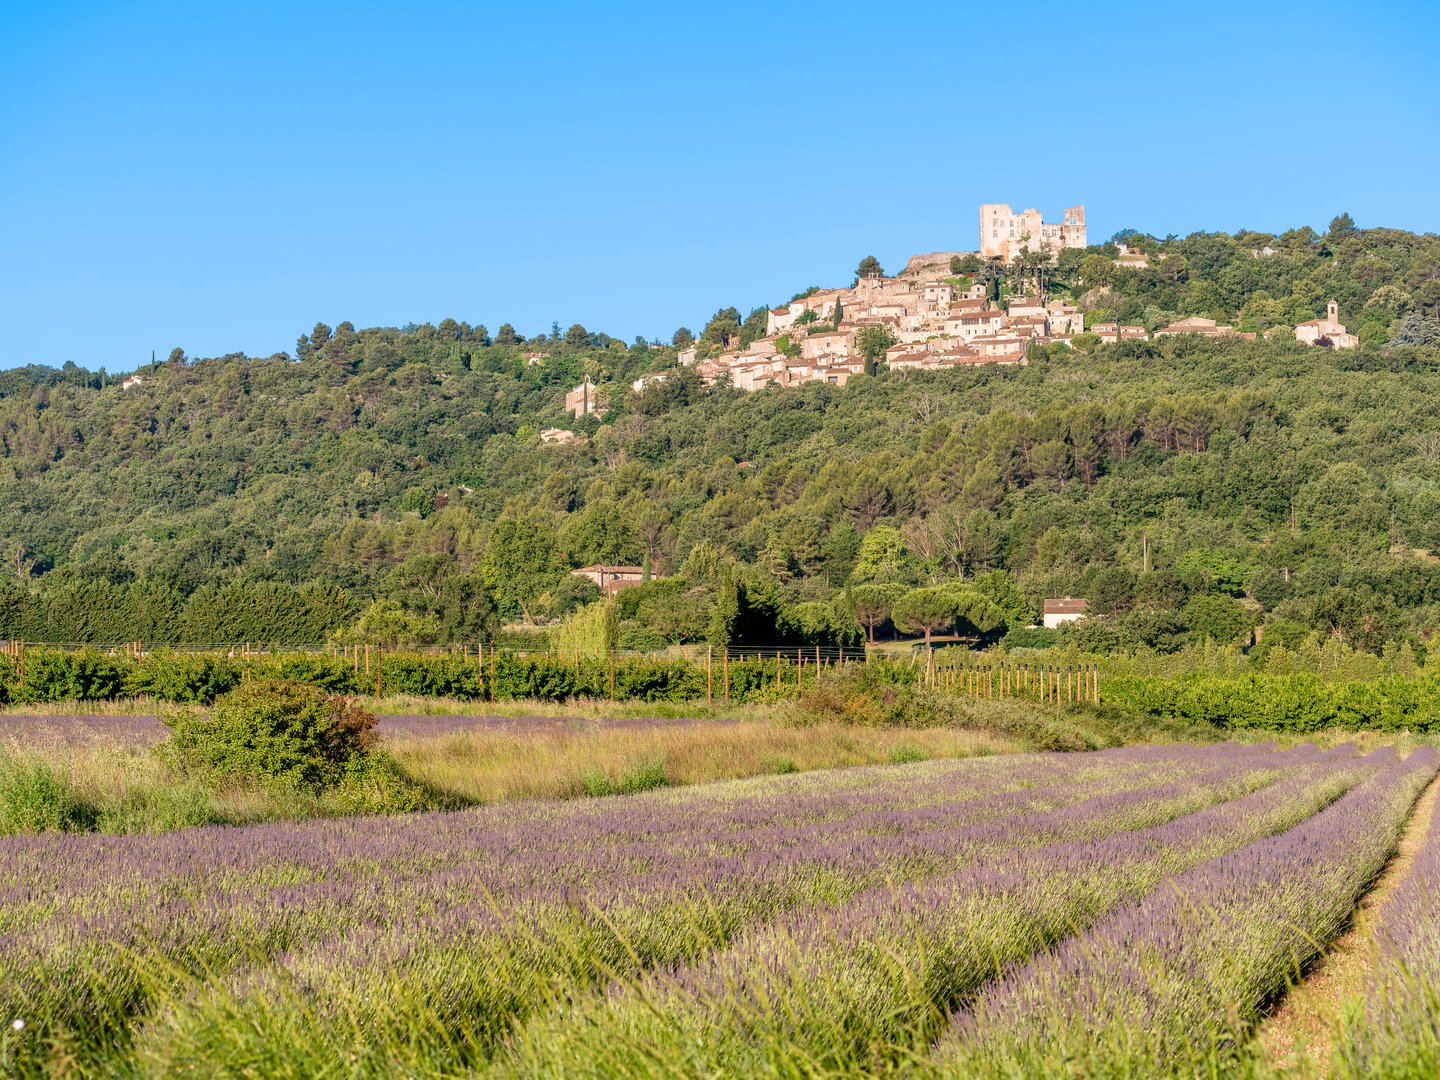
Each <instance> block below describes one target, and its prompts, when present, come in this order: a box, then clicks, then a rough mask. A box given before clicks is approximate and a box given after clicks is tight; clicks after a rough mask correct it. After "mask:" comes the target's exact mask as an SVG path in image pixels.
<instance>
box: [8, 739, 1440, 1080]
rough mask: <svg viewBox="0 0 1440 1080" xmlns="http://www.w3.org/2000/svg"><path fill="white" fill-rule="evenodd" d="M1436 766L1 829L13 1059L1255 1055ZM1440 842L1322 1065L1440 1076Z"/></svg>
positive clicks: (433, 1063)
mask: <svg viewBox="0 0 1440 1080" xmlns="http://www.w3.org/2000/svg"><path fill="white" fill-rule="evenodd" d="M1436 771H1437V755H1436V753H1435V752H1434V751H1433V750H1430V749H1429V748H1424V747H1422V748H1421V749H1418V750H1414V751H1412V752H1410V753H1408V755H1402V754H1400V753H1398V752H1397V751H1395V750H1391V749H1383V750H1379V751H1376V752H1374V753H1371V754H1368V755H1362V754H1361V753H1360V752H1358V751H1356V750H1354V749H1353V748H1350V747H1341V748H1339V749H1335V750H1329V751H1323V750H1320V749H1318V748H1316V747H1313V746H1308V745H1302V746H1300V747H1298V748H1294V749H1285V750H1282V749H1278V748H1276V747H1274V746H1271V745H1259V746H1239V745H1233V744H1223V745H1209V746H1195V745H1190V746H1136V747H1129V748H1124V749H1114V750H1103V751H1097V752H1091V753H1068V754H1059V753H1047V754H1014V755H993V756H988V757H979V758H970V759H965V760H930V761H922V762H909V763H904V764H894V765H880V766H866V767H857V768H847V769H830V770H821V771H816V772H811V773H803V774H792V775H780V776H764V777H755V778H750V779H744V780H736V781H730V782H725V783H711V784H697V785H694V786H689V787H683V788H671V789H661V790H655V791H648V792H643V793H639V794H630V795H616V796H611V797H604V798H590V799H579V800H569V801H546V800H541V801H522V802H507V803H498V804H494V805H489V806H483V807H478V808H472V809H466V810H457V811H445V812H425V813H411V814H403V815H394V816H379V817H373V816H372V817H367V816H351V817H340V818H332V819H326V820H310V821H295V822H272V823H266V824H257V825H250V826H244V827H218V826H204V827H192V828H178V829H173V830H171V831H168V832H163V833H156V834H135V835H102V834H95V833H62V832H46V833H38V834H35V833H31V834H17V835H10V836H3V837H0V1018H3V1020H4V1023H5V1027H4V1029H3V1033H0V1075H18V1076H50V1075H75V1076H115V1075H120V1076H170V1075H177V1074H185V1075H194V1076H237V1077H238V1076H264V1077H271V1076H293V1077H302V1076H304V1077H309V1076H342V1077H351V1076H354V1077H389V1076H416V1077H441V1076H444V1077H450V1076H457V1077H458V1076H496V1077H520V1076H526V1077H534V1076H586V1077H596V1078H599V1077H641V1076H691V1077H720V1076H775V1077H782V1076H783V1077H822V1076H842V1075H877V1074H879V1075H892V1074H893V1075H906V1076H921V1077H928V1076H979V1077H997V1078H998V1077H1007V1078H1008V1077H1050V1076H1133V1077H1150V1076H1195V1075H1217V1076H1225V1075H1235V1076H1242V1075H1246V1076H1248V1075H1256V1074H1260V1075H1265V1074H1269V1073H1271V1072H1273V1071H1274V1070H1273V1069H1272V1067H1271V1066H1270V1065H1269V1064H1268V1063H1267V1061H1266V1059H1265V1056H1264V1053H1263V1051H1262V1050H1261V1049H1260V1048H1259V1043H1258V1040H1257V1038H1256V1034H1257V1029H1258V1026H1259V1024H1260V1023H1261V1022H1262V1020H1263V1018H1264V1017H1265V1016H1266V1015H1267V1013H1268V1012H1269V1011H1270V1010H1271V1009H1272V1008H1273V1006H1274V1004H1275V1003H1276V1002H1277V1000H1279V999H1281V998H1282V997H1283V996H1284V994H1285V993H1286V991H1287V989H1288V987H1289V986H1290V984H1291V983H1292V982H1293V981H1294V980H1295V979H1296V978H1297V976H1298V975H1300V974H1302V973H1304V972H1305V971H1306V970H1307V969H1308V966H1309V965H1310V964H1311V963H1312V962H1314V961H1315V960H1316V958H1317V957H1319V956H1321V954H1323V953H1324V950H1325V947H1326V945H1327V943H1328V942H1329V941H1331V940H1332V939H1334V938H1335V937H1336V936H1337V935H1338V934H1339V933H1340V932H1341V931H1342V930H1343V929H1344V928H1345V926H1346V923H1347V920H1348V919H1349V916H1350V913H1351V911H1352V909H1353V908H1354V906H1355V904H1356V903H1357V900H1358V899H1359V898H1360V897H1361V896H1362V895H1363V894H1364V893H1365V892H1366V890H1367V888H1369V886H1370V884H1371V883H1372V881H1374V879H1375V878H1376V877H1377V875H1378V874H1380V872H1381V871H1382V869H1383V868H1384V867H1385V865H1386V863H1387V860H1388V859H1389V857H1390V855H1391V852H1392V851H1393V850H1394V848H1395V846H1396V843H1397V840H1398V838H1399V837H1400V835H1401V833H1402V830H1404V829H1406V828H1407V827H1409V828H1413V827H1414V822H1413V821H1412V820H1411V819H1412V808H1413V807H1414V805H1415V804H1416V801H1417V799H1418V798H1419V796H1420V794H1421V792H1422V791H1423V790H1424V789H1425V788H1426V787H1427V785H1429V784H1430V783H1431V782H1432V780H1433V779H1434V777H1435V775H1436ZM1437 867H1440V832H1437V833H1435V834H1432V835H1430V836H1429V837H1428V839H1426V840H1425V842H1424V847H1423V850H1422V852H1421V854H1420V856H1419V857H1417V858H1416V860H1415V863H1414V870H1413V872H1412V873H1411V875H1410V878H1408V879H1407V881H1406V883H1405V885H1404V886H1402V888H1401V889H1399V890H1398V891H1397V892H1396V893H1395V895H1394V897H1393V899H1392V900H1391V902H1390V903H1389V904H1388V905H1387V906H1386V908H1385V912H1384V918H1383V920H1382V930H1381V932H1380V933H1379V934H1378V935H1377V939H1376V955H1375V960H1374V962H1373V964H1372V965H1371V968H1370V972H1369V976H1368V980H1367V982H1366V988H1365V992H1364V997H1363V999H1362V1000H1359V1001H1357V1002H1355V1003H1352V1005H1351V1007H1350V1008H1348V1009H1347V1010H1346V1011H1345V1012H1344V1017H1343V1025H1341V1024H1339V1023H1337V1027H1336V1031H1335V1033H1334V1045H1333V1060H1332V1061H1331V1062H1330V1063H1329V1065H1328V1068H1330V1069H1331V1071H1332V1072H1333V1073H1334V1074H1335V1075H1344V1076H1366V1077H1389V1076H1415V1077H1420V1076H1434V1075H1436V1073H1437V1068H1440V1039H1437V1038H1436V1037H1435V1031H1436V1030H1437V1027H1436V1025H1437V1022H1440V1007H1437V1001H1440V951H1437V940H1440V939H1437V936H1436V933H1435V926H1436V918H1435V910H1434V900H1433V897H1434V895H1435V891H1436V889H1437V887H1440V872H1437V869H1436V868H1437Z"/></svg>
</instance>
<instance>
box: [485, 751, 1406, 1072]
mask: <svg viewBox="0 0 1440 1080" xmlns="http://www.w3.org/2000/svg"><path fill="white" fill-rule="evenodd" d="M1386 761H1387V758H1386V756H1385V755H1380V756H1375V755H1372V756H1371V757H1370V758H1368V759H1358V758H1356V757H1355V756H1354V755H1353V754H1351V753H1350V752H1349V751H1344V752H1340V753H1336V754H1331V755H1324V756H1319V755H1316V754H1314V752H1313V751H1310V750H1306V751H1304V752H1302V754H1300V755H1298V757H1297V766H1296V767H1295V768H1293V769H1291V770H1289V771H1287V772H1286V773H1285V774H1284V775H1283V776H1282V777H1280V778H1279V779H1278V780H1277V781H1276V782H1274V783H1272V784H1267V785H1264V786H1258V785H1256V786H1254V787H1253V788H1252V790H1250V791H1249V792H1248V793H1247V792H1246V791H1245V790H1244V787H1245V786H1250V785H1232V786H1231V787H1230V790H1229V792H1228V794H1229V795H1230V796H1231V797H1232V800H1233V801H1227V802H1219V803H1218V804H1217V803H1216V800H1214V798H1213V797H1210V798H1207V797H1206V796H1205V795H1204V794H1203V788H1204V786H1205V785H1204V783H1203V782H1197V781H1198V780H1199V778H1198V777H1197V778H1192V779H1191V780H1189V781H1187V782H1186V783H1182V784H1178V785H1175V786H1174V787H1173V788H1172V789H1171V790H1169V791H1165V790H1163V789H1156V790H1154V791H1152V792H1150V793H1147V794H1148V796H1149V797H1150V798H1152V799H1154V800H1155V802H1154V803H1152V805H1159V804H1161V803H1164V802H1165V801H1166V800H1167V799H1170V798H1178V799H1180V800H1181V802H1179V803H1176V804H1173V805H1175V807H1176V809H1179V810H1182V813H1181V814H1179V815H1176V814H1154V815H1134V814H1132V815H1130V816H1129V820H1127V821H1126V822H1125V829H1124V831H1121V830H1116V831H1115V832H1114V833H1112V834H1111V835H1108V836H1100V837H1095V836H1088V837H1085V838H1084V839H1081V840H1067V839H1066V838H1062V837H1058V836H1054V835H1052V836H1050V837H1048V838H1047V840H1048V841H1050V842H1048V843H1046V844H1045V845H1043V846H1037V847H1034V848H1031V849H1028V850H1024V851H1015V852H1011V853H1008V854H1007V856H1006V857H1005V858H1004V859H982V860H977V861H975V862H974V863H971V864H968V865H964V866H962V867H960V868H958V869H957V870H956V871H955V872H953V873H950V874H943V875H936V876H933V877H931V878H929V879H926V880H916V881H912V882H907V883H893V884H889V885H886V886H882V887H879V888H874V889H869V890H866V891H865V892H863V893H861V894H859V895H857V896H856V897H854V898H853V899H852V900H850V901H848V902H846V903H844V904H841V905H839V906H836V907H834V908H830V909H826V910H817V909H813V908H812V909H801V910H796V911H793V912H790V913H787V914H785V915H782V916H781V917H780V918H779V919H777V920H776V921H774V922H773V923H770V924H767V925H760V926H756V927H753V928H751V929H749V930H747V931H746V932H744V933H743V934H741V935H738V936H737V939H736V940H735V942H734V943H733V944H732V945H730V946H729V947H728V948H725V949H722V950H719V951H716V952H713V953H711V954H709V955H707V956H705V957H702V958H700V960H699V961H698V962H695V963H692V964H689V965H684V966H681V967H679V968H676V969H672V970H668V971H664V972H657V973H655V974H653V975H651V976H648V977H646V978H643V979H641V980H638V981H633V982H630V983H628V984H626V985H621V986H617V987H614V988H612V989H611V990H610V991H609V992H608V993H607V994H604V995H595V996H593V997H591V998H590V999H588V1000H587V1001H585V1002H583V1003H579V1004H577V1005H575V1006H572V1008H571V1009H570V1010H568V1011H567V1012H566V1013H565V1014H564V1015H559V1014H552V1015H550V1016H546V1017H542V1018H539V1019H538V1020H537V1021H536V1022H534V1023H532V1024H531V1025H530V1026H529V1027H528V1028H527V1029H526V1030H525V1031H524V1032H522V1033H521V1035H520V1036H519V1037H518V1038H517V1039H516V1040H515V1042H514V1045H513V1046H512V1047H511V1049H510V1052H509V1054H508V1056H507V1059H506V1060H505V1061H504V1062H503V1063H502V1065H501V1068H500V1071H501V1072H506V1073H512V1074H515V1075H537V1074H540V1073H545V1072H549V1071H555V1072H559V1073H563V1074H565V1075H583V1076H594V1077H600V1076H617V1075H626V1074H630V1073H633V1072H634V1071H636V1068H637V1063H640V1062H643V1061H646V1060H654V1061H665V1062H667V1063H672V1064H674V1065H675V1067H676V1070H677V1071H678V1072H679V1073H680V1074H683V1075H697V1076H716V1075H784V1076H796V1075H811V1074H816V1073H820V1074H825V1075H830V1074H855V1073H869V1072H872V1071H874V1070H875V1069H877V1068H881V1069H891V1068H901V1067H909V1068H912V1069H913V1068H915V1067H917V1062H918V1061H923V1060H924V1058H925V1056H926V1051H927V1047H928V1046H929V1045H930V1043H931V1042H932V1040H933V1039H934V1037H935V1036H936V1035H937V1034H938V1033H939V1031H940V1030H941V1028H942V1026H943V1020H944V1018H945V1017H946V1016H947V1015H948V1014H949V1013H950V1012H951V1011H952V1010H954V1009H956V1008H958V1007H960V1006H962V1005H963V1004H964V1003H965V1002H966V1001H968V1000H969V999H970V998H971V997H972V996H973V995H974V994H975V993H976V992H977V991H978V990H979V989H980V987H982V986H983V985H984V984H985V982H986V980H987V979H989V978H991V977H992V976H993V975H994V974H995V972H996V971H997V969H1000V968H1003V967H1004V966H1006V965H1008V964H1012V963H1015V962H1017V961H1021V960H1024V959H1025V958H1026V957H1029V956H1030V955H1032V954H1033V953H1034V952H1036V951H1037V950H1041V949H1044V948H1046V947H1047V946H1049V945H1051V944H1053V943H1054V942H1056V941H1058V940H1060V939H1062V938H1064V937H1065V936H1066V935H1067V934H1070V933H1072V932H1073V931H1074V930H1076V929H1078V928H1083V927H1085V926H1086V925H1088V924H1090V923H1092V922H1094V921H1095V920H1096V919H1097V918H1100V917H1101V916H1102V915H1103V914H1104V913H1105V912H1107V911H1109V910H1111V909H1113V908H1114V907H1115V906H1116V905H1118V904H1122V903H1125V902H1133V901H1135V900H1138V899H1140V898H1142V897H1144V896H1146V895H1148V894H1150V893H1151V892H1152V891H1153V890H1154V889H1155V888H1156V886H1157V885H1158V884H1159V883H1160V882H1161V881H1162V880H1163V879H1164V878H1165V877H1166V876H1168V875H1171V874H1176V873H1179V872H1182V871H1185V870H1187V869H1188V868H1191V867H1194V866H1197V865H1199V864H1202V863H1204V862H1205V861H1206V860H1208V859H1212V858H1214V857H1216V856H1218V855H1221V854H1223V853H1226V852H1231V851H1234V850H1236V849H1238V848H1240V847H1242V845H1245V844H1247V843H1249V842H1251V841H1255V840H1258V839H1260V838H1263V837H1267V836H1269V835H1271V834H1273V833H1276V832H1279V831H1282V830H1285V829H1288V828H1290V827H1292V826H1294V825H1296V824H1297V823H1299V822H1301V821H1304V820H1305V819H1307V818H1308V817H1309V816H1310V815H1312V814H1314V813H1315V812H1316V811H1317V810H1318V809H1319V808H1321V807H1322V806H1324V805H1326V804H1327V803H1329V802H1330V801H1331V800H1333V799H1335V798H1337V797H1339V796H1341V795H1342V794H1343V793H1344V792H1346V791H1348V790H1349V789H1350V788H1351V787H1352V786H1353V785H1355V784H1356V783H1357V782H1360V781H1362V780H1365V779H1366V778H1368V777H1373V776H1374V775H1375V774H1376V773H1377V770H1379V769H1381V768H1383V767H1384V765H1385V763H1386ZM1147 817H1148V818H1149V820H1146V818H1147Z"/></svg>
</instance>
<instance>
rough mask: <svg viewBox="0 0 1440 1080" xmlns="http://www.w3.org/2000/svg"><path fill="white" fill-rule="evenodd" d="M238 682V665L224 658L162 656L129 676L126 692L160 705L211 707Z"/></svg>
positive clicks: (178, 654)
mask: <svg viewBox="0 0 1440 1080" xmlns="http://www.w3.org/2000/svg"><path fill="white" fill-rule="evenodd" d="M239 679H240V675H239V672H238V671H237V669H236V667H235V665H234V664H231V663H229V662H228V661H226V660H225V659H223V658H221V657H215V656H199V655H196V654H194V653H161V654H160V655H158V656H151V657H148V658H146V660H145V662H144V663H143V664H140V665H137V666H136V667H135V668H134V669H133V670H132V671H131V672H130V677H129V678H128V679H127V680H126V690H127V691H128V692H129V693H131V694H149V695H150V696H151V697H155V698H159V699H160V700H161V701H173V702H178V703H182V704H190V703H194V702H199V703H201V704H209V703H210V702H212V701H214V700H215V699H216V698H217V697H219V696H220V695H221V694H223V693H225V692H227V691H228V690H230V689H232V688H233V687H234V686H235V684H236V683H237V682H238V681H239Z"/></svg>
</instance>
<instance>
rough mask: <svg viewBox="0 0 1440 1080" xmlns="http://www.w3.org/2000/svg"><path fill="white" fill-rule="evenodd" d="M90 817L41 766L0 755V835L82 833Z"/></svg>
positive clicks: (31, 760)
mask: <svg viewBox="0 0 1440 1080" xmlns="http://www.w3.org/2000/svg"><path fill="white" fill-rule="evenodd" d="M93 816H94V815H93V812H92V811H91V810H90V809H89V808H88V807H86V806H84V805H83V804H82V803H81V802H80V801H79V800H78V799H76V798H75V797H74V796H73V795H71V794H70V792H69V791H68V790H67V789H66V787H65V784H64V782H63V781H62V780H61V779H60V777H58V776H56V775H55V772H54V770H53V769H51V768H50V766H49V765H47V764H46V763H45V762H43V761H40V760H38V759H35V758H28V757H18V756H15V755H12V754H3V753H0V835H8V834H11V833H36V832H47V831H72V830H77V829H85V828H88V827H89V826H90V823H91V820H92V818H93Z"/></svg>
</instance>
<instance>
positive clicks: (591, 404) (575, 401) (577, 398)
mask: <svg viewBox="0 0 1440 1080" xmlns="http://www.w3.org/2000/svg"><path fill="white" fill-rule="evenodd" d="M596 389H597V388H596V386H595V384H594V383H593V382H591V381H590V376H588V375H587V376H585V379H584V381H583V382H581V383H580V385H579V386H577V387H575V389H574V390H571V391H570V392H569V393H568V394H566V395H565V411H566V412H567V413H570V414H571V415H573V416H577V417H579V416H603V415H604V414H605V406H604V405H602V404H600V402H598V401H597V400H596V398H595V391H596Z"/></svg>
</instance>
